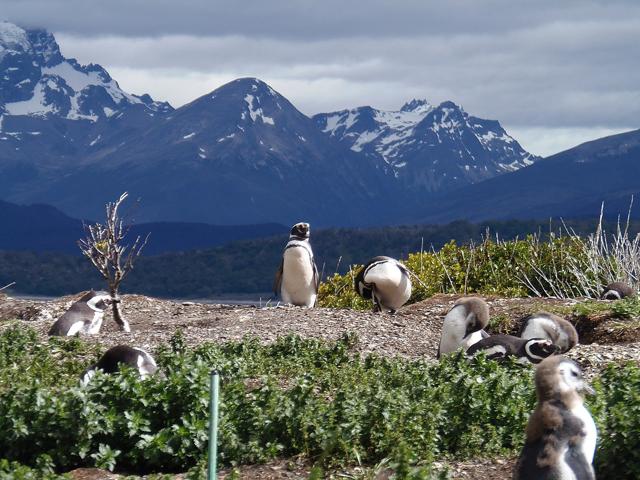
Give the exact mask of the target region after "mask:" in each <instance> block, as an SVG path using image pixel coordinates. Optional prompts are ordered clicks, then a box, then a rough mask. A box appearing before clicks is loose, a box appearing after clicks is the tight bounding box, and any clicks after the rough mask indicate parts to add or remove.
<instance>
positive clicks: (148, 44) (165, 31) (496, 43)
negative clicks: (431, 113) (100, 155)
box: [0, 0, 640, 155]
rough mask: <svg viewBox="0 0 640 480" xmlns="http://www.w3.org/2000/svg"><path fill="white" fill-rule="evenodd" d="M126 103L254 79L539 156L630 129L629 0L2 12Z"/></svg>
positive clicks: (4, 7) (159, 1) (635, 123)
mask: <svg viewBox="0 0 640 480" xmlns="http://www.w3.org/2000/svg"><path fill="white" fill-rule="evenodd" d="M0 7H1V8H0V17H2V18H3V19H5V20H9V21H12V22H14V23H18V24H20V25H22V26H25V27H45V28H47V29H48V30H50V31H52V32H53V33H54V34H55V35H56V38H57V39H58V42H59V44H60V46H61V49H62V52H63V54H64V55H66V56H71V57H76V58H77V59H78V60H79V61H80V62H81V63H89V62H94V63H99V64H101V65H103V66H104V67H105V68H106V69H107V70H108V71H109V72H110V73H111V75H112V76H113V77H114V78H115V79H116V80H118V82H119V83H120V86H121V87H123V88H124V89H125V90H128V91H131V92H133V93H138V94H140V93H145V92H147V93H150V94H151V95H152V96H153V97H154V98H156V99H159V100H168V101H169V102H170V103H171V104H172V105H174V106H176V107H177V106H180V105H183V104H184V103H187V102H189V101H191V100H193V99H194V98H196V97H198V96H200V95H203V94H205V93H207V92H209V91H211V90H213V89H215V88H216V87H218V86H220V85H222V84H224V83H226V82H228V81H230V80H233V79H235V78H237V77H241V76H255V77H259V78H261V79H262V80H264V81H266V82H267V83H269V84H270V85H271V86H273V87H274V88H275V89H276V90H278V91H279V92H280V93H282V94H283V95H284V96H286V97H287V98H289V100H291V101H292V102H293V104H294V105H296V106H297V107H298V108H299V109H300V110H301V111H303V112H304V113H306V114H308V115H311V114H314V113H318V112H326V111H332V110H337V109H343V108H351V107H356V106H359V105H372V106H374V107H377V108H382V109H398V108H399V107H400V106H401V105H402V104H403V103H404V102H405V101H407V100H409V99H411V98H414V97H415V98H426V99H428V100H429V101H430V102H432V103H439V102H441V101H444V100H453V101H454V102H456V103H458V104H460V105H462V106H463V107H464V108H465V110H466V111H467V112H469V113H470V114H472V115H476V116H479V117H483V118H491V119H498V120H500V122H501V123H502V124H503V126H504V127H505V128H506V129H507V131H508V132H509V133H511V134H512V135H513V136H514V137H516V139H518V140H519V141H520V142H521V143H522V144H523V146H524V147H525V148H527V149H528V150H530V151H531V152H533V153H536V154H539V155H548V154H551V153H555V152H557V151H560V150H562V149H565V148H569V147H571V146H574V145H576V144H578V143H581V142H583V141H586V140H590V139H594V138H597V137H601V136H604V135H607V134H612V133H617V132H621V131H626V130H631V129H636V128H640V2H639V1H637V0H628V1H622V0H620V1H617V0H602V1H589V0H537V1H523V0H486V1H484V0H449V1H437V2H435V1H425V0H415V1H409V0H384V1H383V0H351V1H348V0H322V1H317V0H289V1H284V0H268V1H267V0H231V1H218V0H183V1H176V0H110V1H108V2H105V1H97V0H0Z"/></svg>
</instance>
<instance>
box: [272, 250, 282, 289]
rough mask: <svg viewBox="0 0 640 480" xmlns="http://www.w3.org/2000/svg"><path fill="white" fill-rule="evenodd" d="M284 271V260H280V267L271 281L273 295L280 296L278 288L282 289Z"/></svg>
mask: <svg viewBox="0 0 640 480" xmlns="http://www.w3.org/2000/svg"><path fill="white" fill-rule="evenodd" d="M283 270H284V258H283V259H282V260H280V267H279V268H278V271H277V272H276V277H275V278H274V279H273V293H274V295H276V296H278V295H280V288H281V287H282V272H283Z"/></svg>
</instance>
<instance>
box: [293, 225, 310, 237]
mask: <svg viewBox="0 0 640 480" xmlns="http://www.w3.org/2000/svg"><path fill="white" fill-rule="evenodd" d="M310 233H311V229H310V226H309V224H308V223H304V222H300V223H296V224H295V225H294V226H293V227H291V233H290V234H289V238H298V239H306V238H309V234H310Z"/></svg>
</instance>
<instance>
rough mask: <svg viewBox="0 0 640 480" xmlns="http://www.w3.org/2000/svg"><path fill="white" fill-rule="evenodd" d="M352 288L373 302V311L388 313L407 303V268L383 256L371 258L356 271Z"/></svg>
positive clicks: (408, 280)
mask: <svg viewBox="0 0 640 480" xmlns="http://www.w3.org/2000/svg"><path fill="white" fill-rule="evenodd" d="M354 287H355V289H356V292H357V293H358V294H359V295H360V296H361V297H362V298H366V299H371V300H372V301H373V304H374V308H373V310H374V311H376V312H381V311H383V310H388V311H389V312H390V313H395V312H396V310H398V309H399V308H400V307H402V306H403V305H404V304H405V303H407V301H408V300H409V297H411V288H412V287H411V278H410V277H409V271H408V270H407V267H405V266H404V265H403V264H402V263H400V262H399V261H398V260H396V259H394V258H391V257H383V256H380V257H374V258H372V259H371V260H369V261H368V262H367V264H366V265H364V266H363V267H362V268H361V269H360V271H358V274H357V275H356V278H355V280H354Z"/></svg>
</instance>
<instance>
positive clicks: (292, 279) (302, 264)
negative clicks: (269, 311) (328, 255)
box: [281, 247, 316, 307]
mask: <svg viewBox="0 0 640 480" xmlns="http://www.w3.org/2000/svg"><path fill="white" fill-rule="evenodd" d="M283 260H284V262H283V266H282V287H281V295H282V300H283V301H284V302H285V303H290V304H292V305H297V306H299V307H313V305H314V304H315V303H316V284H315V281H314V278H313V272H314V270H313V265H312V264H311V259H310V258H309V253H308V252H307V250H306V249H304V248H301V247H296V248H289V249H287V250H286V251H285V252H284V259H283Z"/></svg>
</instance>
